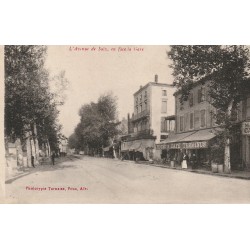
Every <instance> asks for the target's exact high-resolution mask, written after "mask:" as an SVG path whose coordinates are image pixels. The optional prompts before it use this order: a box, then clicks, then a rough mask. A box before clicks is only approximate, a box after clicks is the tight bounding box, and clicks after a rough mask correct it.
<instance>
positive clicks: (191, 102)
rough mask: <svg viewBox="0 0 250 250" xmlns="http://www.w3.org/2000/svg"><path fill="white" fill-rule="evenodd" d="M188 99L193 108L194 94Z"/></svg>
mask: <svg viewBox="0 0 250 250" xmlns="http://www.w3.org/2000/svg"><path fill="white" fill-rule="evenodd" d="M188 99H189V106H190V107H192V106H193V105H194V94H193V93H190V94H189V98H188Z"/></svg>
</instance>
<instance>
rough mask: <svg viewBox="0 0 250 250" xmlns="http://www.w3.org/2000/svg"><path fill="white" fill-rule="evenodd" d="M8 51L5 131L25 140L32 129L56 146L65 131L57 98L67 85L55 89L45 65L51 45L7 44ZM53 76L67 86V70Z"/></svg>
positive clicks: (14, 137) (6, 133)
mask: <svg viewBox="0 0 250 250" xmlns="http://www.w3.org/2000/svg"><path fill="white" fill-rule="evenodd" d="M4 51H5V54H4V58H5V135H6V136H7V137H8V138H10V139H11V140H16V139H17V138H20V139H21V140H22V141H23V142H25V140H26V139H27V132H29V136H32V137H34V139H37V138H38V140H39V142H40V144H42V143H45V142H46V143H47V142H49V143H50V144H51V147H52V149H56V148H57V142H58V137H59V136H60V135H61V133H60V130H61V126H60V125H59V123H58V114H59V111H58V109H57V106H58V104H60V103H58V101H57V99H58V98H59V96H60V95H59V94H61V93H62V90H63V89H62V90H61V91H60V92H56V94H55V93H52V92H51V89H50V81H51V78H50V76H49V72H48V71H47V70H46V69H45V67H44V62H45V58H46V52H47V47H46V46H33V45H29V46H5V50H4ZM53 79H54V80H55V79H56V81H57V82H59V83H63V86H66V83H68V81H67V79H66V77H65V72H62V73H60V74H59V75H58V76H56V77H54V78H53ZM57 86H59V84H57ZM64 89H65V88H64ZM30 133H32V135H31V134H30Z"/></svg>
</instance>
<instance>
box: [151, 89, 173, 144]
mask: <svg viewBox="0 0 250 250" xmlns="http://www.w3.org/2000/svg"><path fill="white" fill-rule="evenodd" d="M162 90H167V96H162ZM175 91H176V89H175V88H174V87H168V86H161V85H159V86H155V85H151V98H150V99H151V106H150V112H151V117H150V122H151V129H153V131H154V135H155V136H157V138H156V141H155V142H156V143H159V142H160V135H161V117H166V116H170V115H174V114H175V98H174V96H173V94H174V92H175ZM162 99H167V112H166V113H161V102H162Z"/></svg>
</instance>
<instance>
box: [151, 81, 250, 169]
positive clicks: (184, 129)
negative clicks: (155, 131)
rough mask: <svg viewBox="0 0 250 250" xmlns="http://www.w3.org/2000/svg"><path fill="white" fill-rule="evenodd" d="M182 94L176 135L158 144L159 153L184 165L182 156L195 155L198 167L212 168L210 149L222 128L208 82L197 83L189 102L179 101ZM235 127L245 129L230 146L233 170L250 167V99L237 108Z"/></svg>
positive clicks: (178, 109) (177, 114)
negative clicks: (212, 103) (216, 117)
mask: <svg viewBox="0 0 250 250" xmlns="http://www.w3.org/2000/svg"><path fill="white" fill-rule="evenodd" d="M180 97H181V93H180V92H176V93H175V105H176V123H175V124H176V128H175V134H174V135H172V136H169V137H168V138H167V139H166V140H164V141H163V142H161V143H159V144H157V145H156V148H157V149H158V150H162V151H166V152H167V153H165V155H166V157H167V158H169V160H170V161H171V160H172V161H175V163H176V164H177V165H180V164H181V161H182V157H183V154H186V155H187V156H188V158H189V159H190V158H191V157H192V156H195V158H196V159H197V162H198V164H199V167H203V166H204V167H210V166H211V160H212V159H211V150H210V146H211V145H212V144H213V143H214V140H215V139H216V130H218V129H219V127H218V125H217V124H216V122H215V118H214V117H213V113H215V112H216V109H215V108H214V107H213V106H212V105H211V103H210V101H211V99H210V96H209V81H205V83H203V84H202V83H196V84H195V85H194V87H193V88H192V90H191V91H190V93H189V97H188V99H187V100H186V101H183V102H181V101H180ZM234 118H235V119H234V125H235V128H236V129H237V127H238V128H240V127H242V134H241V136H237V134H235V136H233V139H232V140H231V144H230V149H231V150H230V152H231V165H232V169H234V168H235V169H238V168H242V167H249V166H250V139H249V138H250V97H248V98H246V99H245V100H244V101H242V102H241V103H240V104H239V105H238V107H237V109H235V117H234Z"/></svg>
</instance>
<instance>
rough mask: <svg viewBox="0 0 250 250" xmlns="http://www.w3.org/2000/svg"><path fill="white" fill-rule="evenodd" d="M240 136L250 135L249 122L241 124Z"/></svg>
mask: <svg viewBox="0 0 250 250" xmlns="http://www.w3.org/2000/svg"><path fill="white" fill-rule="evenodd" d="M242 134H243V135H250V122H243V123H242Z"/></svg>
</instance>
